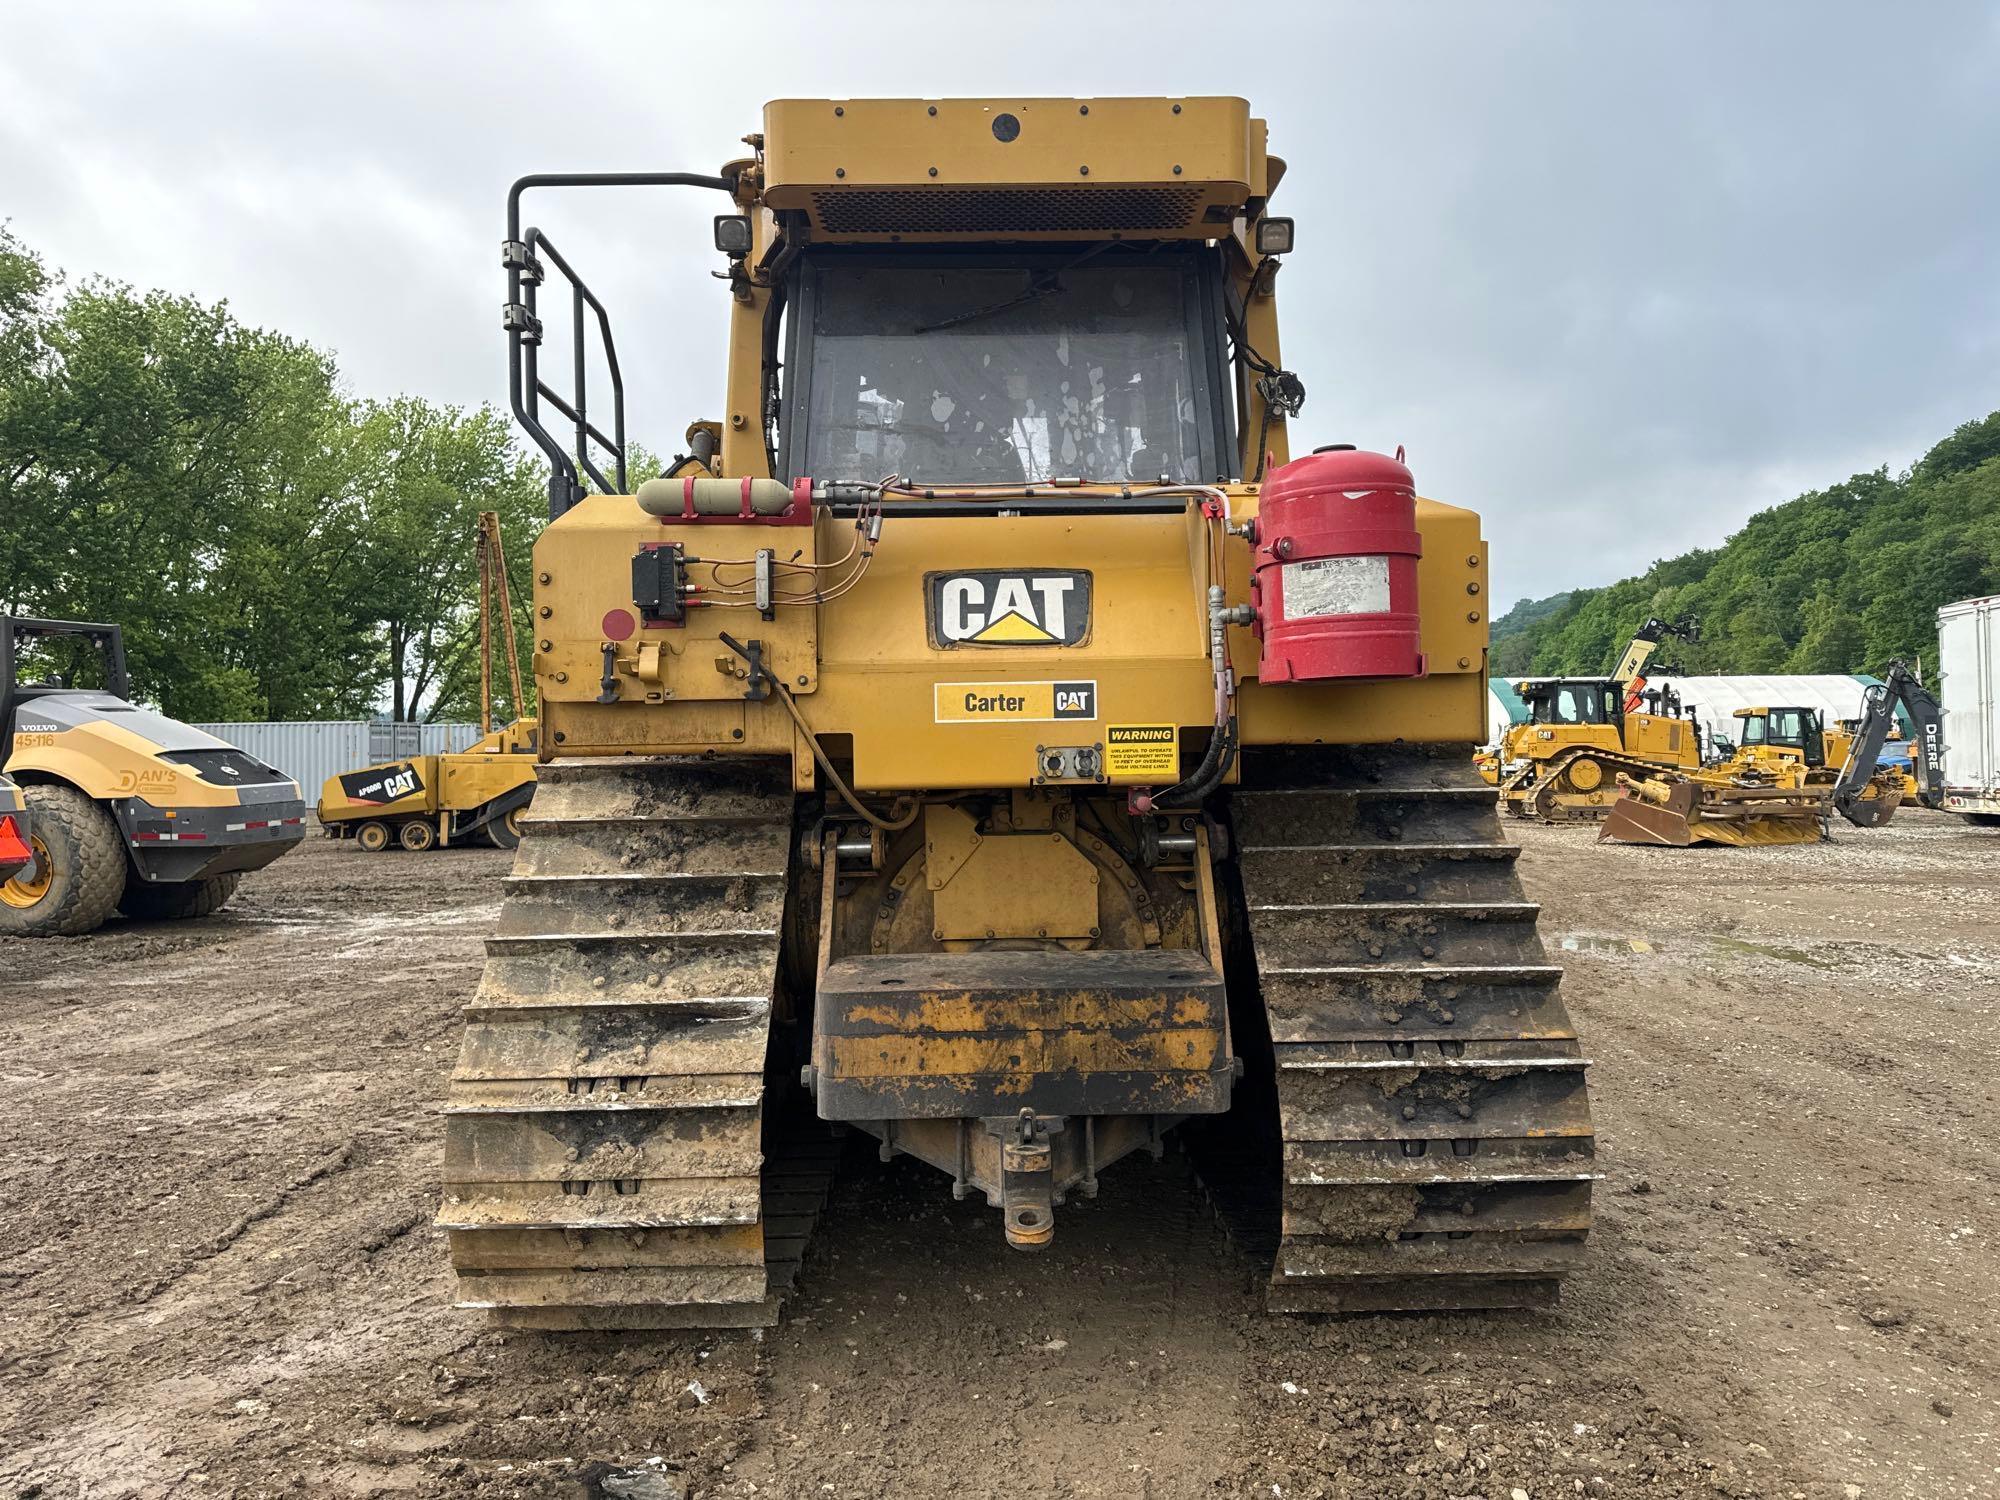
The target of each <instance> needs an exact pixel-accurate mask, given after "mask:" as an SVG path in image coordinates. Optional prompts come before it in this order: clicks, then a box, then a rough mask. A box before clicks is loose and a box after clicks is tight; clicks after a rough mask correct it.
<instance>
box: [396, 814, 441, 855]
mask: <svg viewBox="0 0 2000 1500" xmlns="http://www.w3.org/2000/svg"><path fill="white" fill-rule="evenodd" d="M396 842H397V843H398V844H401V845H402V846H403V847H404V848H405V849H407V850H409V851H410V853H412V854H422V853H423V852H424V851H425V850H426V849H431V848H434V847H435V846H436V844H437V830H436V829H435V828H433V827H432V826H431V824H430V820H429V819H428V818H412V819H410V821H409V822H407V823H405V824H404V825H403V826H402V827H401V828H399V829H397V830H396Z"/></svg>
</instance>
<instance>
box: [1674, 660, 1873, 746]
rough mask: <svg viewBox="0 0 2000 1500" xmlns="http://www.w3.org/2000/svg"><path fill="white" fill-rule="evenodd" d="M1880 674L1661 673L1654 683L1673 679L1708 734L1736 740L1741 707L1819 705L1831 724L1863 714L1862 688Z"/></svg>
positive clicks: (1708, 736) (1685, 701)
mask: <svg viewBox="0 0 2000 1500" xmlns="http://www.w3.org/2000/svg"><path fill="white" fill-rule="evenodd" d="M1879 681H1881V679H1880V678H1878V677H1864V676H1860V675H1850V674H1847V673H1838V672H1826V673H1815V674H1811V675H1791V676H1777V677H1661V678H1656V679H1654V680H1653V682H1652V686H1655V687H1660V686H1666V685H1671V686H1672V687H1673V689H1674V691H1675V692H1677V693H1679V694H1680V695H1681V702H1682V703H1683V704H1684V705H1685V706H1686V707H1688V708H1691V709H1693V710H1694V716H1695V717H1696V718H1697V719H1699V720H1700V721H1701V727H1702V731H1703V734H1704V736H1705V737H1707V738H1710V739H1712V738H1714V737H1715V736H1717V735H1720V736H1721V737H1722V738H1723V739H1726V740H1729V741H1731V742H1734V741H1735V740H1737V739H1738V738H1740V737H1741V735H1742V732H1743V726H1742V725H1741V724H1740V723H1738V722H1737V720H1736V717H1735V715H1736V710H1737V709H1739V708H1816V709H1818V710H1819V716H1820V720H1821V722H1823V723H1824V724H1826V725H1827V726H1828V727H1829V728H1831V727H1832V726H1833V725H1835V724H1837V723H1839V722H1840V721H1841V720H1842V719H1856V718H1859V717H1860V716H1861V709H1862V703H1861V694H1862V692H1863V690H1864V689H1866V688H1867V686H1868V685H1869V684H1870V683H1872V682H1879Z"/></svg>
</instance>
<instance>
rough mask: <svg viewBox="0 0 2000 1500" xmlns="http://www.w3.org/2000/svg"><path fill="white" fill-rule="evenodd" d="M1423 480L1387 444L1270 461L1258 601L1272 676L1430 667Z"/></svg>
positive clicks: (1253, 595)
mask: <svg viewBox="0 0 2000 1500" xmlns="http://www.w3.org/2000/svg"><path fill="white" fill-rule="evenodd" d="M1423 552H1424V544H1423V538H1422V536H1421V535H1420V534H1419V533H1418V531H1417V487H1416V481H1415V480H1414V479H1412V478H1411V477H1410V471H1409V470H1408V469H1407V468H1405V467H1404V466H1403V465H1402V463H1400V462H1399V461H1398V460H1396V459H1393V458H1390V457H1388V456H1386V455H1384V454H1381V453H1362V452H1358V451H1356V450H1355V449H1353V448H1350V447H1344V446H1343V447H1336V448H1321V449H1319V450H1318V451H1317V452H1315V453H1312V454H1310V455H1308V456H1307V457H1305V458H1301V459H1295V460H1294V461H1293V462H1291V463H1288V464H1286V465H1285V466H1284V467H1283V468H1281V469H1275V470H1273V471H1272V473H1271V476H1270V478H1269V480H1268V482H1267V483H1266V484H1265V486H1264V491H1263V495H1262V498H1261V499H1260V500H1259V502H1258V506H1257V550H1256V559H1255V562H1254V564H1253V571H1252V573H1251V583H1250V599H1251V603H1252V605H1253V606H1254V607H1255V609H1256V612H1257V622H1256V627H1255V628H1256V632H1257V635H1258V638H1259V639H1260V640H1261V641H1262V642H1263V655H1262V659H1261V661H1260V662H1259V665H1258V668H1257V676H1258V679H1259V680H1260V681H1262V682H1323V681H1326V680H1327V679H1329V678H1339V677H1421V676H1423V675H1424V653H1423V649H1422V643H1421V631H1420V625H1421V621H1420V620H1419V617H1418V612H1417V559H1418V558H1420V557H1422V556H1423Z"/></svg>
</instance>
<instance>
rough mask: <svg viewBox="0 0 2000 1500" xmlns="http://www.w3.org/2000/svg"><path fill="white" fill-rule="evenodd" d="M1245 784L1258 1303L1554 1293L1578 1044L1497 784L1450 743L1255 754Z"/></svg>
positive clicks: (1574, 1193) (1583, 1219)
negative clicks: (1278, 1151)
mask: <svg viewBox="0 0 2000 1500" xmlns="http://www.w3.org/2000/svg"><path fill="white" fill-rule="evenodd" d="M1245 782H1246V784H1245V785H1244V786H1243V787H1242V788H1240V789H1238V790H1237V791H1235V792H1234V793H1233V794H1232V797H1231V803H1232V821H1233V825H1234V834H1235V841H1236V846H1237V847H1236V855H1235V862H1236V869H1237V871H1238V877H1239V879H1240V893H1239V894H1240V899H1241V903H1242V912H1241V915H1240V917H1239V919H1238V920H1239V922H1240V923H1241V925H1242V926H1244V927H1247V932H1248V937H1249V940H1250V946H1251V948H1252V949H1253V951H1254V960H1255V970H1254V973H1255V980H1254V982H1255V983H1256V985H1257V986H1258V988H1259V989H1260V991H1261V1001H1262V1016H1263V1017H1264V1018H1265V1019H1267V1020H1268V1024H1269V1028H1270V1037H1271V1044H1272V1045H1271V1055H1272V1060H1273V1064H1274V1078H1273V1083H1274V1087H1275V1094H1276V1099H1275V1105H1276V1116H1277V1124H1278V1127H1279V1130H1280V1132H1281V1134H1282V1170H1281V1184H1280V1192H1281V1214H1282V1217H1281V1223H1280V1229H1281V1234H1280V1238H1279V1240H1278V1242H1277V1245H1276V1247H1275V1257H1274V1264H1273V1268H1272V1274H1271V1281H1270V1286H1269V1289H1268V1292H1267V1296H1266V1301H1267V1304H1268V1306H1269V1307H1270V1308H1271V1309H1272V1310H1273V1311H1278V1312H1337V1311H1363V1310H1382V1309H1440V1308H1494V1307H1534V1306H1542V1305H1546V1304H1548V1303H1551V1302H1553V1301H1554V1300H1555V1298H1556V1294H1557V1286H1558V1278H1559V1277H1560V1276H1561V1275H1562V1274H1563V1272H1564V1271H1565V1270H1566V1269H1568V1268H1569V1267H1570V1266H1571V1265H1572V1264H1574V1263H1575V1262H1576V1260H1577V1259H1578V1258H1579V1256H1580V1255H1581V1253H1582V1250H1583V1245H1584V1238H1585V1235H1586V1233H1587V1231H1588V1229H1589V1227H1590V1194H1591V1183H1592V1182H1593V1181H1594V1180H1595V1179H1596V1172H1595V1170H1594V1157H1595V1145H1594V1140H1593V1137H1592V1133H1591V1123H1590V1105H1589V1100H1588V1097H1587V1093H1586V1086H1585V1070H1586V1068H1587V1067H1588V1062H1587V1061H1586V1059H1585V1058H1584V1057H1583V1055H1582V1050H1581V1047H1580V1046H1579V1044H1578V1041H1577V1036H1576V1032H1575V1030H1574V1029H1573V1028H1572V1026H1571V1025H1570V1020H1569V1016H1568V1013H1567V1012H1566V1011H1565V1009H1564V1007H1563V1003H1562V999H1561V997H1560V995H1559V994H1558V992H1557V984H1558V982H1559V980H1560V979H1561V976H1562V971H1561V969H1560V968H1559V967H1557V966H1556V965H1554V964H1551V963H1550V962H1549V961H1548V958H1547V955H1546V954H1545V952H1544V951H1543V948H1542V943H1541V939H1540V938H1539V936H1538V935H1537V933H1536V927H1535V923H1536V918H1537V915H1538V908H1537V907H1536V906H1535V905H1533V904H1532V903H1530V902H1527V901H1525V900H1523V899H1522V893H1521V883H1520V879H1519V876H1518V875H1517V874H1516V871H1515V868H1514V861H1515V857H1516V855H1517V854H1518V852H1519V851H1518V849H1517V848H1516V847H1514V846H1512V845H1509V844H1507V843H1506V842H1505V841H1504V840H1503V839H1502V838H1501V834H1500V823H1499V819H1498V816H1497V813H1496V810H1495V792H1494V789H1493V788H1492V787H1489V786H1487V785H1486V784H1485V783H1484V782H1482V781H1481V780H1480V779H1479V776H1478V773H1477V771H1476V770H1475V769H1474V768H1473V766H1472V764H1471V760H1470V757H1469V755H1468V754H1466V753H1465V752H1463V751H1461V750H1460V749H1459V748H1458V747H1436V748H1427V749H1403V748H1400V747H1399V748H1397V749H1394V750H1380V751H1375V750H1370V751H1353V752H1341V753H1338V754H1333V755H1325V756H1320V757H1317V758H1311V757H1306V756H1286V755H1282V754H1281V755H1278V756H1274V757H1273V758H1271V759H1270V760H1267V761H1264V762H1262V763H1261V765H1260V763H1259V762H1258V761H1257V760H1256V759H1254V758H1252V759H1251V760H1249V761H1248V763H1247V764H1246V766H1245ZM1239 967H1240V966H1239ZM1224 1207H1225V1212H1227V1205H1226V1204H1225V1205H1224Z"/></svg>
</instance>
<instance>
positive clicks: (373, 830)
mask: <svg viewBox="0 0 2000 1500" xmlns="http://www.w3.org/2000/svg"><path fill="white" fill-rule="evenodd" d="M393 842H394V836H393V835H392V834H391V833H390V831H389V825H388V824H387V823H378V822H376V821H375V820H374V819H372V818H371V819H369V820H368V821H367V822H366V823H363V824H362V825H361V826H360V827H359V828H357V829H355V830H354V843H355V847H356V848H358V849H360V850H361V852H362V853H363V854H380V853H381V852H382V851H383V850H384V849H386V848H388V847H389V845H390V844H391V843H393Z"/></svg>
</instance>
